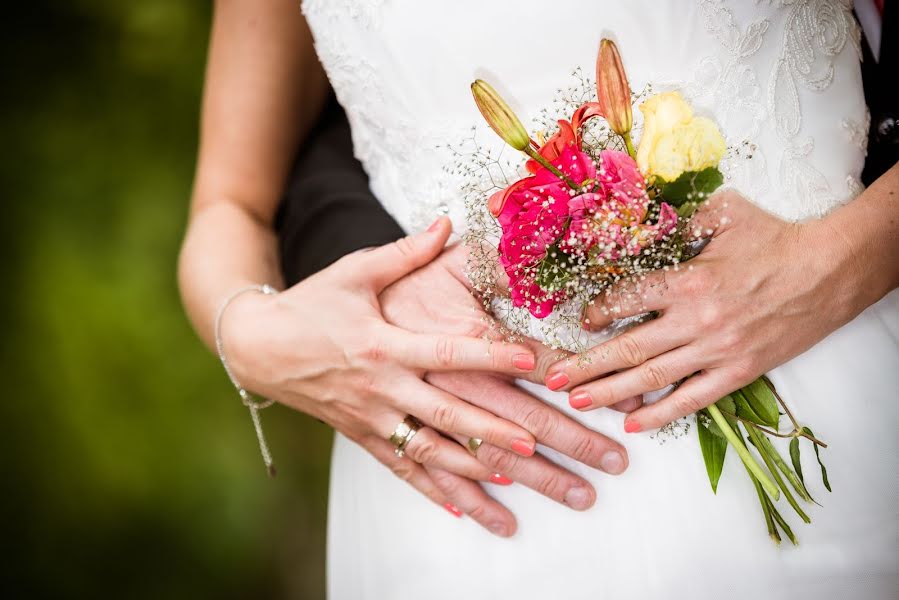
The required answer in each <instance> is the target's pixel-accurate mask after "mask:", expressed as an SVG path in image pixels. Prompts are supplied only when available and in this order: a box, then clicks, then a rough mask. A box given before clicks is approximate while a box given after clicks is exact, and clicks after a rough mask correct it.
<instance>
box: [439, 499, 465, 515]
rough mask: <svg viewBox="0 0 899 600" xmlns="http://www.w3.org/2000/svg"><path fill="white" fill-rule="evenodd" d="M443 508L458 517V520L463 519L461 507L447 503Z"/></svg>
mask: <svg viewBox="0 0 899 600" xmlns="http://www.w3.org/2000/svg"><path fill="white" fill-rule="evenodd" d="M443 508H445V509H446V511H447V512H448V513H450V514H451V515H453V516H454V517H456V518H458V519H461V518H462V511H461V510H459V507H458V506H456V505H455V504H453V503H451V502H447V503H446V504H444V505H443Z"/></svg>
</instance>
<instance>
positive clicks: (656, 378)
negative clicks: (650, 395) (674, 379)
mask: <svg viewBox="0 0 899 600" xmlns="http://www.w3.org/2000/svg"><path fill="white" fill-rule="evenodd" d="M640 378H641V379H642V380H643V383H645V384H646V385H647V386H648V387H649V388H651V389H653V390H659V389H662V388H663V387H665V386H666V385H668V384H669V383H671V382H670V381H669V380H668V379H669V377H668V372H667V370H666V369H664V368H663V367H661V366H659V365H654V364H652V363H647V364H646V365H644V367H643V368H642V369H641V371H640Z"/></svg>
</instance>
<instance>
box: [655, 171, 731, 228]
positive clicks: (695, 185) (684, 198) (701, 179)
mask: <svg viewBox="0 0 899 600" xmlns="http://www.w3.org/2000/svg"><path fill="white" fill-rule="evenodd" d="M722 183H724V175H722V174H721V171H719V170H718V168H717V167H709V168H708V169H703V170H702V171H687V172H686V173H682V174H681V176H680V177H678V178H677V179H675V180H674V181H664V180H662V179H659V180H657V181H656V186H658V188H659V190H660V191H661V192H662V197H663V198H664V199H665V202H667V203H668V204H671V205H672V206H675V207H678V208H680V207H682V206H687V205H688V203H689V204H698V203H700V202H702V201H704V200H705V199H706V198H708V197H709V195H711V193H712V192H714V191H715V190H717V189H718V188H719V187H721V184H722ZM678 212H680V211H678ZM682 216H686V215H682Z"/></svg>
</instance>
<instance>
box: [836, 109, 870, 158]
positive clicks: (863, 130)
mask: <svg viewBox="0 0 899 600" xmlns="http://www.w3.org/2000/svg"><path fill="white" fill-rule="evenodd" d="M840 127H842V128H843V131H845V132H846V136H847V137H848V138H849V142H850V143H852V145H854V146H855V147H856V148H858V149H859V150H861V151H862V152H864V153H865V154H866V155H867V153H868V130H869V128H870V127H871V113H870V112H869V111H865V117H864V119H863V120H862V121H856V120H854V119H843V120H842V121H840Z"/></svg>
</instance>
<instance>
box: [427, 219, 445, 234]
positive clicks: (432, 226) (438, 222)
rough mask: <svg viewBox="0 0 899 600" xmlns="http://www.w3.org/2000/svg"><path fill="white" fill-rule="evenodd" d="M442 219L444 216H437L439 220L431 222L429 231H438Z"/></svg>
mask: <svg viewBox="0 0 899 600" xmlns="http://www.w3.org/2000/svg"><path fill="white" fill-rule="evenodd" d="M442 219H443V217H437V220H436V221H434V222H433V223H431V225H430V226H428V233H434V231H436V230H437V228H438V227H439V226H440V221H441V220H442Z"/></svg>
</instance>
